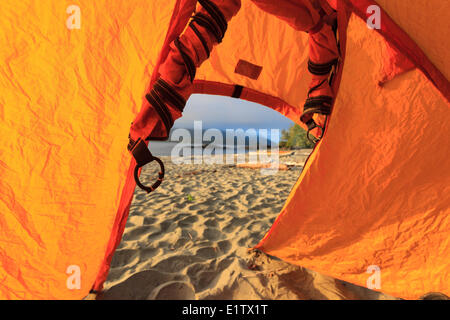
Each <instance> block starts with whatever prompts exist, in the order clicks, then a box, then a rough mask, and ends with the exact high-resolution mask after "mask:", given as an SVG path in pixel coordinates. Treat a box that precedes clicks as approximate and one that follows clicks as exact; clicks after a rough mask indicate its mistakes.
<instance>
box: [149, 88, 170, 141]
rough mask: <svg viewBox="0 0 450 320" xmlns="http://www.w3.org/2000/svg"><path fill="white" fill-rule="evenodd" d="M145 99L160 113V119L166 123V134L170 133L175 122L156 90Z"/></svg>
mask: <svg viewBox="0 0 450 320" xmlns="http://www.w3.org/2000/svg"><path fill="white" fill-rule="evenodd" d="M145 98H146V99H147V101H148V102H149V103H150V104H151V105H152V106H153V107H154V108H155V111H156V112H157V113H158V115H159V117H160V118H161V120H162V122H163V123H164V126H165V127H166V132H167V133H169V131H170V129H171V128H172V126H173V122H174V121H173V118H172V114H171V113H170V111H169V109H168V108H167V106H166V105H165V103H164V102H163V100H162V99H161V97H160V96H159V95H158V93H157V92H156V91H155V89H153V90H152V91H150V93H148V94H147V95H146V96H145Z"/></svg>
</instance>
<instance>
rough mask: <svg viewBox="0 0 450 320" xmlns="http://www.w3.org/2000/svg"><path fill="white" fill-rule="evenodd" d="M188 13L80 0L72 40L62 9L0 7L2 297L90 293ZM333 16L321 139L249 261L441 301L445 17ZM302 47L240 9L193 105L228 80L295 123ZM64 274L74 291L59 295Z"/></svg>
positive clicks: (177, 2)
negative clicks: (262, 259)
mask: <svg viewBox="0 0 450 320" xmlns="http://www.w3.org/2000/svg"><path fill="white" fill-rule="evenodd" d="M195 2H196V1H193V0H171V1H168V0H164V1H163V0H156V1H146V0H130V1H107V0H99V1H89V0H80V1H78V6H79V8H80V11H81V28H80V29H68V28H67V27H66V20H67V19H68V18H69V16H70V15H71V14H72V13H69V14H68V13H67V12H66V10H67V7H68V5H69V4H67V3H65V2H64V1H56V2H55V1H51V0H43V1H40V2H39V4H37V3H34V2H32V1H22V2H17V1H12V0H11V1H10V0H6V1H3V3H2V10H0V25H1V28H0V39H1V41H2V43H4V45H3V46H2V48H1V49H0V88H1V90H2V94H1V95H0V119H1V121H0V140H1V146H2V148H1V149H0V177H1V179H0V212H2V215H0V230H1V231H0V279H1V281H0V298H8V299H25V298H28V299H38V298H41V299H79V298H82V297H84V296H85V295H86V294H87V293H88V292H89V290H90V289H91V288H92V287H94V288H96V289H100V288H101V286H102V283H103V282H104V280H105V279H106V276H107V272H108V269H109V263H110V261H111V258H112V255H113V254H114V250H115V247H116V246H117V244H118V243H119V242H120V239H121V236H122V232H123V228H124V225H125V222H126V219H127V216H128V210H129V205H130V202H131V199H132V195H133V191H134V188H135V183H134V180H133V177H132V173H133V169H134V160H132V158H131V156H130V155H129V153H128V151H127V150H126V145H127V142H128V141H127V136H128V132H129V128H130V123H131V121H133V119H134V118H135V117H136V115H137V113H138V111H139V109H140V106H141V104H142V98H143V95H144V94H145V92H146V89H147V90H148V86H147V85H148V84H149V83H150V85H152V83H153V82H154V81H155V80H156V79H157V76H158V75H157V73H156V72H154V70H157V67H158V65H159V63H160V61H161V59H163V58H164V56H165V55H166V54H167V50H168V45H169V44H170V42H171V41H172V40H173V37H174V36H176V35H178V34H180V33H181V32H182V31H183V30H184V28H185V26H186V23H187V22H188V20H189V17H190V15H191V13H192V11H193V9H194V7H195ZM330 3H334V5H337V9H338V12H339V22H340V26H339V28H340V30H339V32H340V37H341V45H343V49H344V50H343V51H344V54H345V57H344V58H345V60H344V61H345V63H344V64H342V65H341V68H340V74H339V75H338V79H339V80H340V79H341V80H342V81H337V82H336V87H335V90H336V92H337V89H338V86H339V91H338V95H337V101H336V104H335V106H334V110H333V114H332V116H331V118H330V120H329V123H328V128H327V131H326V134H325V137H324V139H323V140H322V141H321V142H320V143H319V144H318V145H317V146H316V148H315V150H314V152H313V154H312V155H311V157H310V159H309V160H308V162H307V164H306V167H305V169H304V170H303V172H302V175H301V177H300V178H299V180H298V182H297V184H296V186H295V187H294V189H293V190H292V193H291V195H290V196H289V199H288V201H287V202H286V205H285V207H284V208H283V210H282V212H281V213H280V215H279V217H278V218H277V220H276V222H275V223H274V225H273V227H272V228H271V230H270V231H269V232H268V233H267V235H266V236H265V238H264V239H263V240H262V241H261V243H260V244H258V246H257V248H259V249H262V250H263V251H265V252H267V253H269V254H273V255H276V256H278V257H280V258H282V259H284V260H286V261H289V262H291V263H294V264H298V265H302V266H305V267H309V268H311V269H314V270H316V271H319V272H323V273H325V274H329V275H331V276H334V277H336V278H340V279H343V280H347V281H350V282H353V283H356V284H360V285H365V284H366V280H367V278H368V276H370V275H369V274H367V273H366V270H367V267H368V266H370V265H377V266H379V268H380V270H381V291H383V292H386V293H389V294H393V295H396V296H399V297H402V298H417V297H418V296H420V295H421V294H423V293H426V292H428V291H440V292H443V293H445V294H447V295H449V294H450V289H449V287H448V279H449V273H448V270H449V261H450V259H449V258H450V243H449V238H450V237H449V234H450V223H449V222H450V221H449V204H450V203H449V202H450V200H448V197H446V194H448V193H449V191H450V190H449V185H450V183H449V182H450V181H449V180H450V175H449V168H450V163H449V159H448V157H447V154H448V151H447V150H446V149H448V145H449V142H450V141H449V134H448V132H449V127H448V126H449V125H448V123H450V122H449V120H450V119H449V112H448V110H449V109H448V107H449V99H450V89H449V88H450V85H449V82H448V80H447V79H448V78H449V75H450V66H449V62H448V59H446V50H447V48H448V47H449V39H447V38H446V37H445V35H446V32H445V31H446V30H448V29H449V27H448V22H447V19H446V16H445V15H436V14H435V12H448V10H449V9H450V8H449V4H447V3H446V2H445V1H440V0H431V1H430V0H429V1H421V0H420V1H419V0H417V1H408V2H405V1H402V0H389V1H388V0H379V1H377V2H376V3H375V2H374V1H369V0H364V1H362V0H359V1H358V0H345V1H344V0H338V1H330ZM371 4H378V5H379V6H380V7H381V8H382V9H383V15H382V29H381V30H377V31H375V30H369V29H368V28H367V26H366V24H365V22H364V19H365V18H366V16H365V13H366V9H367V7H368V6H369V5H371ZM387 14H389V15H387ZM361 18H362V19H361ZM254 21H260V22H264V23H259V24H255V23H254ZM431 21H432V23H431ZM242 35H245V36H246V38H244V39H245V41H244V39H243V38H242ZM273 35H276V40H277V45H276V46H274V45H273V40H274V36H273ZM306 41H307V37H306V36H305V35H304V34H302V33H298V32H295V30H293V29H292V28H290V27H289V26H288V25H287V24H286V23H284V22H282V21H280V20H278V19H276V18H274V17H272V16H270V15H268V14H266V13H264V12H262V11H261V10H259V9H258V8H257V7H256V6H254V5H253V4H251V3H250V2H248V1H247V2H246V1H244V2H243V4H242V9H241V10H240V12H239V13H238V15H237V16H236V17H235V18H234V20H233V21H232V23H230V25H229V30H228V31H227V35H226V37H225V39H224V41H223V43H222V44H221V45H220V46H217V47H216V49H215V51H213V53H212V54H211V58H210V59H209V60H208V61H207V62H205V63H204V64H203V65H202V66H201V68H199V70H198V72H197V80H196V81H195V83H194V91H195V92H196V93H209V94H221V95H226V96H231V95H232V92H233V89H234V86H235V85H236V84H239V85H242V86H244V89H243V92H242V95H241V98H242V99H247V100H251V101H255V102H259V103H262V104H264V105H266V106H268V107H271V108H273V109H275V110H277V111H279V112H281V113H282V114H284V115H285V116H287V117H289V118H291V119H292V120H294V121H295V122H299V115H300V114H301V110H302V107H301V106H302V104H303V102H304V100H305V97H306V91H307V90H306V88H307V85H308V82H309V75H308V74H307V71H306V70H307V68H306V62H307V51H306V50H305V48H306ZM386 42H388V43H389V45H390V46H391V47H392V48H394V50H395V52H396V53H395V54H399V55H401V56H405V57H406V58H407V59H408V60H409V61H410V62H411V63H412V64H413V65H414V66H415V67H416V69H415V70H413V71H408V72H406V73H402V74H400V73H401V72H397V71H398V70H401V71H406V70H408V68H407V67H405V66H404V65H399V64H397V63H396V60H395V59H391V60H389V59H388V58H387V57H392V51H387V50H388V49H387V47H386ZM279 52H283V53H284V55H283V56H282V57H280V55H279V54H278V53H279ZM388 52H391V54H388ZM240 59H242V60H246V61H249V62H251V63H254V64H257V65H260V66H262V67H263V69H262V73H261V76H260V78H259V79H258V80H257V81H255V80H252V79H249V78H246V77H243V76H241V75H238V74H235V73H234V69H235V66H236V63H237V62H238V61H239V60H240ZM389 61H390V62H389ZM397 61H401V59H400V60H397ZM388 63H392V65H391V66H390V67H389V66H388V65H387V64H388ZM397 67H398V70H397V71H395V72H394V73H393V74H394V76H395V75H396V76H395V77H394V78H393V79H392V80H390V81H387V82H385V83H384V85H383V87H380V86H378V83H379V81H380V80H381V79H382V78H383V76H384V75H385V74H386V72H385V70H393V69H394V70H396V68H397ZM383 70H384V71H383ZM339 82H340V84H339ZM152 121H153V125H154V126H155V128H156V127H157V126H158V125H159V124H158V120H157V119H153V120H152ZM73 266H76V267H78V268H79V271H80V274H81V283H80V286H79V287H77V288H70V286H68V278H69V277H70V275H71V274H70V270H72V269H71V268H70V267H73Z"/></svg>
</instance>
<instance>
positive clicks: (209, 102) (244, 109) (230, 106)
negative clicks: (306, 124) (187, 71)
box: [174, 94, 294, 130]
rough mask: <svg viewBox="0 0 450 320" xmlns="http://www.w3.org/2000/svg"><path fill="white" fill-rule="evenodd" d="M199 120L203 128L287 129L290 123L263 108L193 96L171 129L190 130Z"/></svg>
mask: <svg viewBox="0 0 450 320" xmlns="http://www.w3.org/2000/svg"><path fill="white" fill-rule="evenodd" d="M198 120H202V127H203V129H209V128H217V129H221V130H223V129H238V128H242V129H244V130H245V129H249V128H254V129H259V128H266V129H280V130H281V129H288V128H289V127H291V126H292V125H293V124H294V123H293V122H292V121H291V120H289V119H288V118H286V117H284V116H283V115H281V114H280V113H278V112H276V111H274V110H272V109H270V108H268V107H265V106H263V105H260V104H257V103H253V102H248V101H245V100H241V99H235V98H230V97H222V96H213V95H204V94H194V95H192V96H191V97H190V98H189V100H188V102H187V104H186V108H185V109H184V112H183V116H182V117H181V118H179V119H178V120H177V121H176V122H175V124H174V128H193V127H194V121H198Z"/></svg>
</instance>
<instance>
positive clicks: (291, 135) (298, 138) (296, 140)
mask: <svg viewBox="0 0 450 320" xmlns="http://www.w3.org/2000/svg"><path fill="white" fill-rule="evenodd" d="M313 147H314V144H313V143H312V142H311V141H309V140H308V138H307V137H306V131H305V130H304V129H303V128H302V127H300V126H299V125H298V124H295V125H293V126H292V127H290V128H289V130H283V131H282V132H281V140H280V148H285V149H294V148H296V149H298V148H304V149H308V148H313Z"/></svg>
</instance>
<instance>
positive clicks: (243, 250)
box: [99, 150, 394, 300]
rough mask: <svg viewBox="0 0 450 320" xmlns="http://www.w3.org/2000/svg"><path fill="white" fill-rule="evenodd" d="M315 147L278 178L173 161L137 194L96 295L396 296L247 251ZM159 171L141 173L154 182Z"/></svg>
mask: <svg viewBox="0 0 450 320" xmlns="http://www.w3.org/2000/svg"><path fill="white" fill-rule="evenodd" d="M310 151H311V150H296V151H293V152H290V153H287V154H284V155H283V156H280V168H281V165H283V167H284V168H288V170H279V171H278V172H277V173H276V174H274V175H263V174H261V171H260V170H259V169H253V168H239V167H236V166H232V165H229V164H223V165H222V164H214V165H207V164H184V165H177V164H174V163H172V162H171V160H170V158H169V157H164V158H163V161H164V162H165V165H166V178H165V180H164V182H163V184H162V185H161V187H160V188H159V189H158V190H157V191H156V192H154V193H152V194H150V195H147V194H146V193H145V192H143V191H142V190H139V189H138V188H137V189H136V191H135V194H134V198H133V202H132V205H131V209H130V216H129V219H128V222H127V225H126V229H125V232H124V235H123V239H122V241H121V243H120V245H119V247H118V249H117V251H116V253H115V256H114V258H113V261H112V264H111V270H110V273H109V276H108V279H107V281H106V283H105V286H104V291H103V293H102V294H101V295H100V296H99V298H100V299H251V300H253V299H255V300H260V299H394V298H393V297H390V296H387V295H384V294H381V293H378V292H375V291H372V290H369V289H366V288H362V287H358V286H355V285H352V284H349V283H346V282H343V281H340V280H336V279H333V278H330V277H327V276H324V275H321V274H319V273H316V272H314V271H312V270H308V269H305V268H301V267H298V266H293V265H290V264H287V263H285V262H283V261H281V260H279V259H277V258H274V257H269V256H267V255H265V254H264V253H262V252H258V251H251V250H250V251H249V250H248V248H251V247H252V246H254V245H256V244H257V243H258V242H259V240H260V239H261V238H262V237H263V236H264V234H265V233H266V232H267V231H268V230H269V228H270V226H271V225H272V223H273V221H274V220H275V218H276V217H277V215H278V213H279V212H280V210H281V208H282V206H283V204H284V202H285V200H286V198H287V197H288V195H289V192H290V190H291V188H292V187H293V185H294V184H295V182H296V181H297V179H298V177H299V175H300V173H301V170H302V169H303V164H304V162H305V160H306V158H307V156H308V155H309V153H310ZM155 170H156V168H154V167H150V168H147V167H146V169H145V171H144V172H143V173H142V176H141V180H142V181H143V182H144V183H147V184H152V183H153V180H154V179H155V176H156V175H155Z"/></svg>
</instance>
